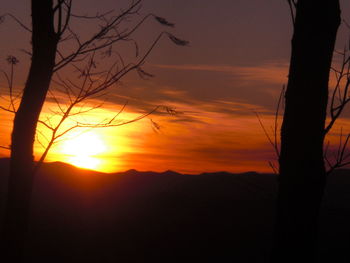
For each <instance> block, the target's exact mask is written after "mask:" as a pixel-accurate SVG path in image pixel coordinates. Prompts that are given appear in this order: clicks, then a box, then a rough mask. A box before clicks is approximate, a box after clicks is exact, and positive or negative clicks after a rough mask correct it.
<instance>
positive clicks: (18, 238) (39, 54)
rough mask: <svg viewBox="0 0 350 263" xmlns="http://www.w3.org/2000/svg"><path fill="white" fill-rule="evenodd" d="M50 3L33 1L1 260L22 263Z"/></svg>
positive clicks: (46, 69)
mask: <svg viewBox="0 0 350 263" xmlns="http://www.w3.org/2000/svg"><path fill="white" fill-rule="evenodd" d="M52 6H53V1H52V0H51V1H38V0H33V1H32V52H33V53H32V54H33V55H32V63H31V66H30V70H29V75H28V79H27V82H26V84H25V88H24V91H23V96H22V100H21V104H20V106H19V108H18V110H17V113H16V115H15V119H14V124H13V132H12V140H11V162H10V171H11V172H10V177H9V185H8V197H7V199H8V200H7V208H6V209H7V210H6V214H5V221H4V229H3V237H2V238H3V240H4V243H3V246H2V248H3V249H4V254H3V255H4V256H5V257H6V254H7V256H8V258H7V259H8V260H9V259H10V258H11V260H12V261H13V262H17V261H18V262H22V260H23V259H22V256H23V245H24V238H25V235H24V233H26V232H27V227H28V223H27V222H28V218H29V204H30V195H31V188H32V185H33V174H32V173H31V171H32V168H33V143H34V138H35V131H36V125H37V121H38V118H39V115H40V112H41V108H42V105H43V104H44V101H45V97H46V93H47V91H48V88H49V85H50V81H51V76H52V74H53V68H54V66H55V57H56V51H57V44H58V41H59V36H58V35H57V34H56V32H55V29H54V10H53V8H52Z"/></svg>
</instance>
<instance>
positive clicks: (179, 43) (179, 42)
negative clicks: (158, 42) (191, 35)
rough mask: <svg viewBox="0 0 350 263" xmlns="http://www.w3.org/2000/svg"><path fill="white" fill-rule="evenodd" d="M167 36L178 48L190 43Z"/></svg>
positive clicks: (170, 35)
mask: <svg viewBox="0 0 350 263" xmlns="http://www.w3.org/2000/svg"><path fill="white" fill-rule="evenodd" d="M168 36H169V38H170V40H171V41H173V42H174V43H175V44H176V45H178V46H188V45H189V43H190V42H189V41H187V40H182V39H180V38H177V37H175V36H174V35H172V34H168Z"/></svg>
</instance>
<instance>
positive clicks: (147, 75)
mask: <svg viewBox="0 0 350 263" xmlns="http://www.w3.org/2000/svg"><path fill="white" fill-rule="evenodd" d="M137 73H138V74H139V76H140V78H142V79H147V78H153V77H154V75H153V74H151V73H148V72H146V71H144V70H143V69H142V68H141V67H138V68H137Z"/></svg>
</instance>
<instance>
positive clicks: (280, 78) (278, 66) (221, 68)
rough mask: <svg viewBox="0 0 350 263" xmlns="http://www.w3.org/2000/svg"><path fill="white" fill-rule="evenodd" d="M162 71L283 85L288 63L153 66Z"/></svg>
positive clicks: (286, 75)
mask: <svg viewBox="0 0 350 263" xmlns="http://www.w3.org/2000/svg"><path fill="white" fill-rule="evenodd" d="M153 66H154V67H157V68H162V69H173V70H187V71H188V70H189V71H210V72H217V73H226V74H231V75H235V76H237V77H239V78H241V79H244V80H254V81H264V82H269V83H274V84H281V83H285V82H286V80H287V77H288V63H284V62H281V63H277V62H274V63H266V64H262V65H260V66H244V67H243V66H229V65H201V64H199V65H189V64H187V65H159V64H156V65H153Z"/></svg>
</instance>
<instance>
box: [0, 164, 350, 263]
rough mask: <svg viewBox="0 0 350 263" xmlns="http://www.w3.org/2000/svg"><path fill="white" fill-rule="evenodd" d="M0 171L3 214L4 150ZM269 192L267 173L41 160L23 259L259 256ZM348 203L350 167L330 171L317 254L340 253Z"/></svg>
mask: <svg viewBox="0 0 350 263" xmlns="http://www.w3.org/2000/svg"><path fill="white" fill-rule="evenodd" d="M0 170H1V176H0V200H1V203H0V205H1V215H2V214H3V209H4V200H5V196H6V191H5V190H6V181H7V172H8V159H0ZM276 193H277V184H276V176H275V175H272V174H258V173H255V172H248V173H242V174H231V173H226V172H217V173H203V174H200V175H183V174H179V173H176V172H173V171H165V172H162V173H156V172H139V171H136V170H129V171H126V172H123V173H114V174H104V173H99V172H94V171H90V170H83V169H79V168H76V167H74V166H71V165H69V164H65V163H60V162H55V163H45V164H44V165H43V167H42V170H41V171H40V173H39V174H38V176H37V178H36V182H35V187H34V192H33V207H32V221H31V234H30V242H28V253H27V254H28V259H29V261H28V262H36V263H37V262H39V263H40V262H84V263H85V262H91V263H92V262H96V263H97V262H126V263H129V262H267V260H268V257H269V251H270V246H271V239H272V229H273V221H274V203H275V197H276ZM349 203H350V172H349V171H348V170H340V171H336V173H335V174H334V175H332V176H331V177H330V180H329V183H328V187H327V191H326V200H325V202H324V205H323V209H322V222H321V230H320V236H321V238H320V262H332V260H333V261H334V256H339V258H340V260H338V261H337V262H349V259H350V258H349V255H348V253H347V251H348V248H349V245H350V242H349V240H350V223H349V222H350V206H349ZM1 218H2V216H1Z"/></svg>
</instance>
